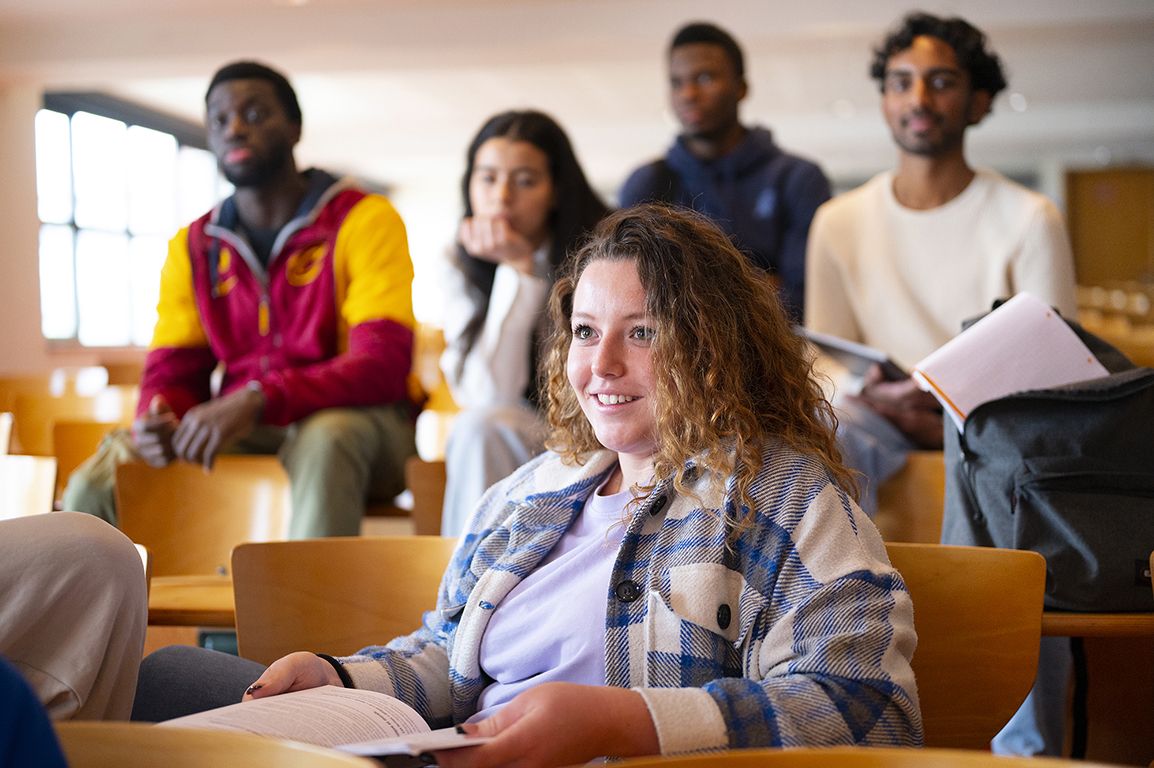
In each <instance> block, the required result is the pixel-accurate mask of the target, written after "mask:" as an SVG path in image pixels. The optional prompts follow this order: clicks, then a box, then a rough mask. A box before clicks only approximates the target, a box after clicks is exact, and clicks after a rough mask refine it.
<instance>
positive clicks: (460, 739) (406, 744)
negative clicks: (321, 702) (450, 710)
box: [337, 728, 492, 757]
mask: <svg viewBox="0 0 1154 768" xmlns="http://www.w3.org/2000/svg"><path fill="white" fill-rule="evenodd" d="M487 741H492V737H490V736H466V735H465V734H463V733H461V732H460V731H458V730H457V729H456V728H441V729H439V730H436V731H429V732H428V733H410V734H408V735H405V736H396V737H394V738H390V739H375V740H373V741H362V742H360V743H359V744H341V745H340V746H338V747H337V749H339V750H340V751H342V752H349V753H352V754H354V755H366V756H369V757H372V756H374V755H419V754H421V753H422V752H434V751H436V750H438V749H456V748H457V747H473V746H476V745H478V744H484V743H485V742H487Z"/></svg>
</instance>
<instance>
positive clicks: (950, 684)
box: [886, 543, 1046, 749]
mask: <svg viewBox="0 0 1154 768" xmlns="http://www.w3.org/2000/svg"><path fill="white" fill-rule="evenodd" d="M886 549H887V550H888V552H889V556H890V562H891V563H892V564H893V566H894V567H895V568H896V569H897V570H898V572H899V573H901V575H902V578H903V579H905V582H906V586H907V588H908V589H909V591H910V597H911V598H912V600H913V604H914V628H915V629H916V630H917V633H918V645H917V650H916V651H915V652H914V658H913V662H912V665H913V669H914V675H915V677H916V678H917V685H918V699H919V701H920V702H921V708H922V722H923V724H924V726H925V744H926V746H927V747H960V748H965V749H983V748H984V747H985V746H986V745H987V744H989V742H990V739H991V738H993V737H994V735H995V734H996V733H997V732H998V731H1000V730H1001V729H1002V726H1004V725H1005V724H1006V723H1007V722H1008V721H1009V719H1010V717H1012V716H1013V714H1014V713H1015V712H1016V711H1017V710H1018V707H1019V706H1020V705H1021V703H1022V702H1023V701H1024V700H1025V698H1026V694H1028V693H1029V692H1030V688H1031V687H1032V686H1033V684H1034V676H1035V674H1036V672H1037V668H1038V647H1039V641H1040V639H1041V636H1042V597H1043V594H1044V592H1045V586H1046V561H1045V558H1043V557H1042V556H1041V555H1039V554H1038V553H1036V552H1025V551H1019V550H1013V549H993V548H989V547H953V546H941V545H938V544H902V543H893V544H887V545H886Z"/></svg>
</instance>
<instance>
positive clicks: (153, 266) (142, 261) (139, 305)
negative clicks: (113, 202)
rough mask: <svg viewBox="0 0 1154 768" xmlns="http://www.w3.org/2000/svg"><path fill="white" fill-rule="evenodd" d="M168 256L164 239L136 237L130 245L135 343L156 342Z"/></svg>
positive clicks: (143, 345) (133, 340)
mask: <svg viewBox="0 0 1154 768" xmlns="http://www.w3.org/2000/svg"><path fill="white" fill-rule="evenodd" d="M166 255H168V242H167V241H166V240H165V239H164V238H163V237H134V238H132V242H130V243H129V244H128V277H129V281H130V289H129V290H130V291H131V293H132V343H133V344H138V345H140V346H142V347H146V346H148V345H149V344H151V343H152V329H153V328H154V327H155V326H156V317H157V315H156V304H157V302H159V301H160V268H161V267H162V266H164V257H165V256H166Z"/></svg>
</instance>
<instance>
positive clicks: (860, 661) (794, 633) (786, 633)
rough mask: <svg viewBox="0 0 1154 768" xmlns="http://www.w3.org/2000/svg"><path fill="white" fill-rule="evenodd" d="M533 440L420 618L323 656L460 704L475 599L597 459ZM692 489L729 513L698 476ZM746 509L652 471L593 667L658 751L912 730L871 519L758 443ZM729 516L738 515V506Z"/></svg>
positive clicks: (907, 644)
mask: <svg viewBox="0 0 1154 768" xmlns="http://www.w3.org/2000/svg"><path fill="white" fill-rule="evenodd" d="M615 461H616V454H614V453H611V452H609V451H603V452H601V453H597V454H595V455H594V456H592V457H591V458H590V460H589V461H587V462H586V463H585V465H584V466H573V465H567V464H565V463H563V462H562V461H561V459H560V457H559V456H557V455H556V454H554V453H545V454H543V455H542V456H539V457H538V458H536V459H535V460H533V461H531V462H530V463H529V464H526V465H525V466H524V467H522V468H521V469H519V470H518V471H517V472H516V473H514V474H513V475H512V476H510V477H509V478H507V479H506V480H504V481H502V482H501V483H498V484H497V485H496V486H494V487H493V488H492V489H490V490H489V492H488V493H487V494H486V496H485V498H484V499H483V500H482V501H481V504H480V506H479V507H478V509H477V511H476V512H475V513H474V515H473V517H472V519H471V521H470V525H469V529H468V531H467V533H466V534H465V535H464V536H463V537H462V538H461V541H460V543H459V544H458V546H457V550H456V552H455V553H454V554H453V559H452V562H451V563H450V565H449V568H448V570H447V572H446V573H445V577H444V579H443V580H442V581H441V587H440V594H439V597H438V600H437V608H436V610H434V611H430V612H429V613H426V614H425V619H424V626H423V627H422V628H421V629H420V630H418V631H417V632H415V633H414V634H412V635H409V636H408V637H401V638H397V639H396V640H393V641H392V642H391V643H389V644H388V645H386V646H372V647H370V648H365V649H363V650H361V651H359V652H358V653H357V654H356V655H354V656H349V657H345V658H342V659H340V662H341V663H342V665H343V666H344V668H345V669H346V670H347V671H348V673H349V675H350V676H351V678H352V680H353V683H354V684H355V685H356V687H358V688H370V689H374V690H378V691H383V692H385V693H388V694H390V695H393V696H396V697H397V698H400V699H402V700H403V701H405V702H407V703H408V704H410V705H411V706H413V707H414V708H415V709H416V710H417V711H419V712H420V713H421V714H422V715H423V716H424V717H425V719H426V720H428V722H429V724H430V725H432V726H433V727H444V726H446V725H449V724H452V723H457V722H462V721H464V720H465V719H466V718H468V717H469V716H470V715H472V714H474V713H475V712H476V710H477V701H478V697H479V696H480V693H481V691H482V689H483V688H484V687H485V686H486V685H487V684H488V683H489V682H491V680H489V679H487V678H486V677H485V675H484V674H483V673H482V671H481V669H480V665H479V661H478V651H479V648H480V644H481V636H482V634H483V633H484V631H485V626H486V625H487V623H488V621H489V617H490V616H492V613H493V610H494V608H495V607H496V606H498V605H500V603H501V600H502V599H503V598H504V597H505V595H507V594H508V593H509V591H510V590H511V589H512V588H513V587H514V586H515V585H516V584H517V583H518V582H519V581H520V580H521V579H523V578H524V577H525V576H526V575H527V574H529V573H530V572H531V571H532V570H533V569H534V568H535V567H536V566H537V564H538V563H539V562H540V561H541V560H542V559H543V558H544V557H545V555H546V554H547V553H548V552H549V550H550V549H551V548H552V547H553V545H554V543H556V542H557V540H558V539H560V537H561V535H562V534H563V533H564V532H565V530H566V529H567V528H568V527H569V525H570V523H571V521H572V520H573V518H574V517H575V516H576V515H577V514H578V513H579V512H580V511H581V509H582V507H583V506H584V504H585V500H586V499H587V498H588V496H589V495H590V494H591V493H593V491H594V490H595V489H596V488H597V487H598V486H599V485H600V484H601V482H602V481H603V480H604V479H605V477H606V475H607V474H608V472H609V471H610V470H611V469H612V468H613V466H614V463H615ZM702 475H703V476H701V477H698V478H697V479H696V480H695V481H694V482H693V489H694V491H695V492H697V493H698V495H700V496H701V497H702V498H703V499H704V500H705V504H706V506H708V507H709V508H711V509H713V510H714V511H715V512H716V511H717V510H719V509H723V508H724V509H725V511H726V512H727V513H728V514H729V515H732V514H733V511H732V509H731V507H732V504H733V503H734V502H733V498H732V488H731V489H729V491H727V493H726V495H725V497H724V498H720V497H718V495H717V494H715V493H713V492H711V490H710V486H709V481H708V478H706V477H704V473H702ZM751 495H752V497H753V499H754V501H755V506H756V509H755V510H754V513H755V518H754V521H753V524H752V525H750V526H749V527H747V528H745V529H743V530H742V531H740V533H738V534H737V535H736V537H735V538H732V539H731V541H730V546H726V538H727V535H729V534H730V532H731V530H732V527H731V526H726V525H725V524H723V523H721V522H720V521H719V519H718V517H717V516H715V514H709V513H708V512H706V511H705V510H704V509H703V508H702V507H701V506H700V505H699V503H698V502H697V501H695V500H694V499H692V498H691V497H688V496H682V495H679V494H677V493H676V492H675V491H673V489H672V487H671V484H670V483H669V482H664V483H661V484H659V485H658V487H657V488H656V489H654V491H653V492H652V493H651V494H650V495H649V497H648V498H646V499H645V500H644V501H643V502H642V503H641V506H640V509H638V511H637V512H636V513H635V514H634V515H633V516H632V517H631V519H630V520H629V521H628V525H627V529H626V533H625V536H624V539H623V540H622V542H621V547H620V550H619V552H618V555H617V561H616V564H615V566H614V571H613V576H612V580H611V582H610V587H609V591H608V594H607V595H606V610H605V646H606V648H605V655H606V659H605V667H606V683H607V684H609V685H615V686H621V687H632V688H635V689H637V690H638V691H639V692H640V693H641V694H642V696H643V697H644V698H645V701H646V704H647V705H648V707H649V711H650V714H651V715H652V717H653V722H654V724H655V726H656V728H657V734H658V737H659V739H660V743H661V751H662V753H663V754H672V753H676V752H686V751H693V750H700V749H709V748H736V747H758V746H801V745H810V746H813V745H829V744H868V745H902V746H920V745H921V743H922V723H921V712H920V710H919V708H918V699H917V691H916V688H915V685H914V675H913V671H912V670H911V669H910V664H909V660H910V658H911V657H912V655H913V652H914V645H915V644H916V638H915V635H914V623H913V605H912V603H911V601H910V597H909V593H908V592H907V591H906V588H905V584H904V583H903V582H902V579H901V576H899V575H898V573H897V571H895V570H894V569H893V568H892V567H890V565H889V561H888V558H887V556H886V552H885V547H884V545H883V544H882V540H881V537H880V536H879V535H878V532H877V529H876V528H874V526H873V524H872V523H871V522H870V521H869V520H868V519H867V518H866V516H865V515H864V514H863V513H862V512H861V510H860V509H858V507H857V505H856V504H854V503H853V502H852V501H851V500H850V499H849V498H848V497H847V496H846V494H845V493H844V492H843V491H842V490H841V489H840V488H839V487H838V486H836V485H834V484H833V483H832V482H831V481H830V478H829V475H828V473H827V472H826V470H825V469H824V468H823V467H822V466H821V464H820V463H819V462H817V461H815V460H813V459H811V458H807V457H805V456H802V455H800V454H798V453H796V452H795V451H793V450H791V449H789V448H786V447H784V446H781V445H777V444H774V445H772V446H769V447H767V449H766V451H765V454H764V466H763V467H762V470H761V472H760V473H759V475H758V477H757V479H756V481H755V482H754V484H753V487H752V488H751ZM738 516H739V517H740V515H738Z"/></svg>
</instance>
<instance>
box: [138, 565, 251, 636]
mask: <svg viewBox="0 0 1154 768" xmlns="http://www.w3.org/2000/svg"><path fill="white" fill-rule="evenodd" d="M148 623H149V624H163V625H170V626H172V625H175V626H188V627H235V626H236V605H235V603H234V602H233V597H232V579H231V578H229V577H228V576H157V577H155V578H153V579H152V586H151V588H150V589H149V593H148Z"/></svg>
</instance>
